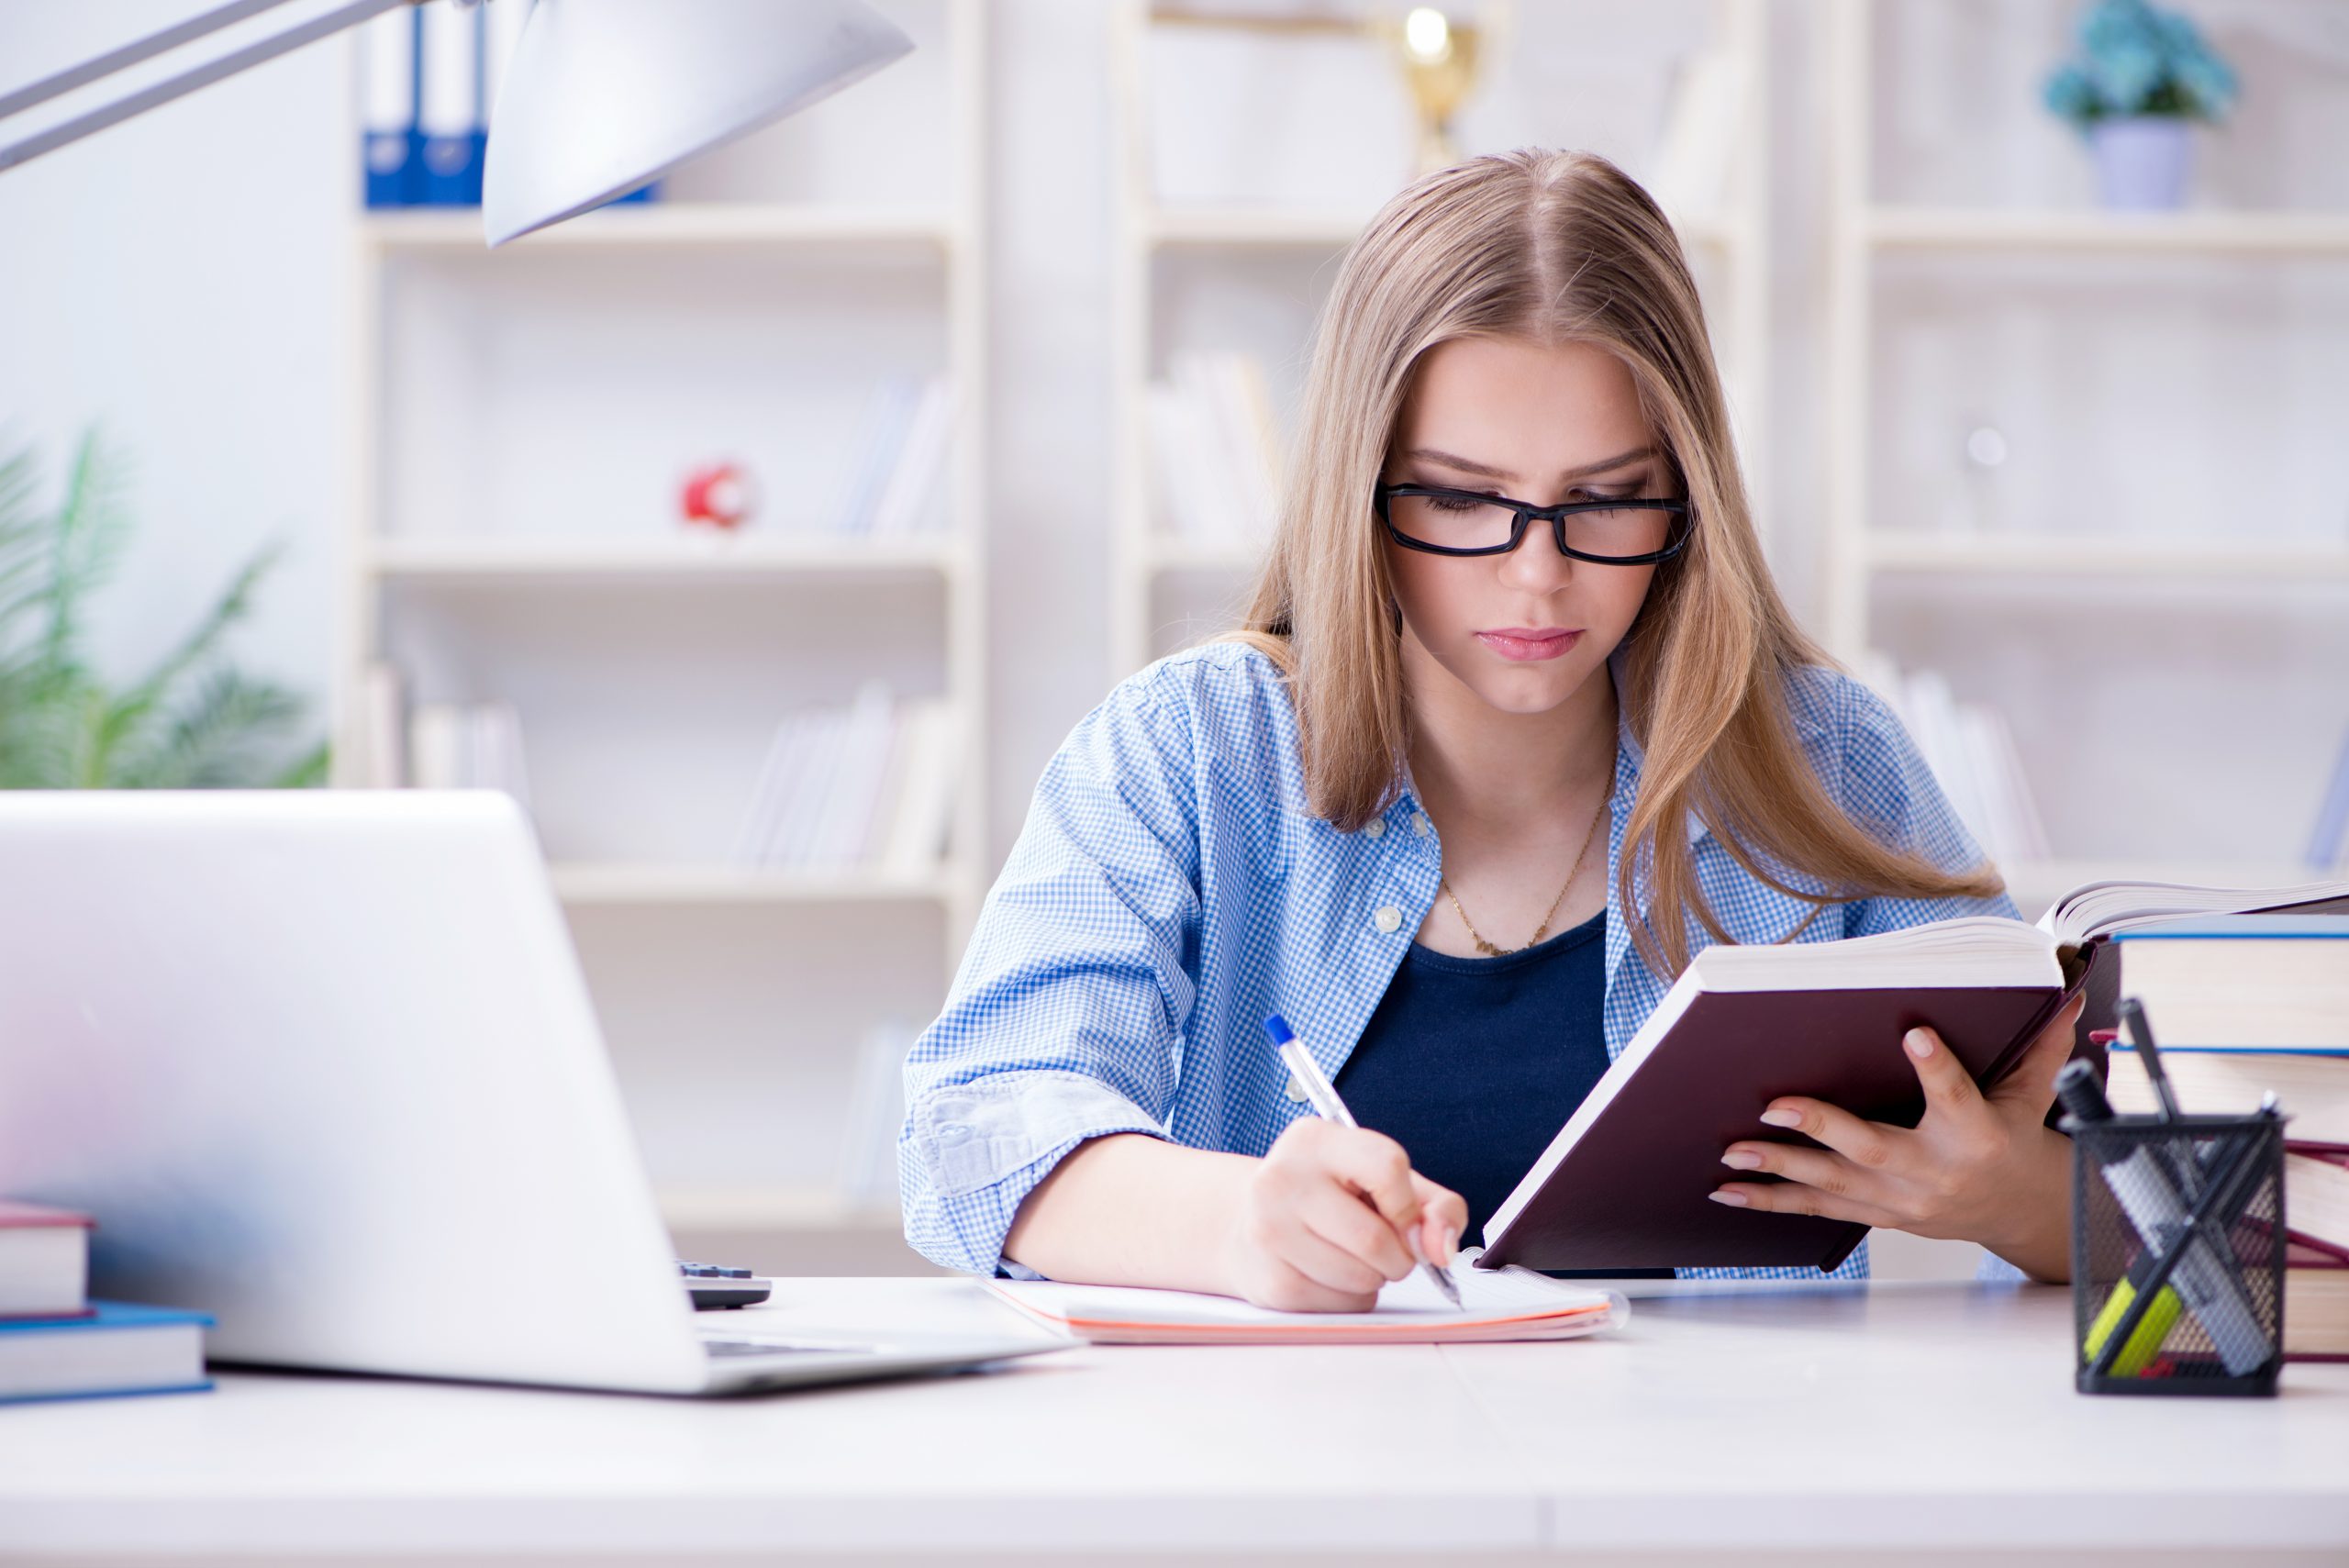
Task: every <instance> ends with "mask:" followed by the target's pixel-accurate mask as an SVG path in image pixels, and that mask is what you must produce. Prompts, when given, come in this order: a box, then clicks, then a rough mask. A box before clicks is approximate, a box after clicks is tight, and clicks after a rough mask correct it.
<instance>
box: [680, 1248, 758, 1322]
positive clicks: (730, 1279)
mask: <svg viewBox="0 0 2349 1568" xmlns="http://www.w3.org/2000/svg"><path fill="white" fill-rule="evenodd" d="M677 1273H678V1275H679V1276H680V1277H681V1278H682V1279H684V1281H685V1294H686V1295H687V1296H692V1297H693V1301H694V1310H695V1311H696V1312H715V1311H718V1310H720V1309H722V1308H725V1307H756V1306H757V1305H758V1304H759V1303H760V1302H762V1301H764V1300H765V1299H766V1298H767V1297H768V1296H772V1295H774V1281H773V1280H771V1279H761V1278H759V1277H758V1276H756V1275H755V1274H753V1273H751V1271H750V1270H748V1269H729V1268H727V1267H726V1266H724V1265H723V1264H720V1263H689V1262H685V1260H684V1259H682V1258H680V1259H679V1260H678V1261H677Z"/></svg>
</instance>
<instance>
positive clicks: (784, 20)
mask: <svg viewBox="0 0 2349 1568" xmlns="http://www.w3.org/2000/svg"><path fill="white" fill-rule="evenodd" d="M502 3H504V4H507V5H520V4H522V3H523V0H502ZM913 47H914V44H913V40H912V39H909V38H907V36H906V35H905V34H904V33H903V32H901V31H899V30H898V29H897V28H896V26H895V25H894V24H892V23H891V22H890V21H889V20H888V19H887V18H885V17H882V16H880V15H879V14H878V13H876V12H875V11H874V10H873V9H872V8H871V7H870V6H864V5H862V4H860V3H859V0H537V4H536V6H534V7H533V8H532V10H531V12H530V17H529V22H528V23H527V24H526V25H525V26H524V27H523V29H522V36H521V38H520V39H518V41H517V43H516V44H515V48H514V57H513V60H512V61H511V63H509V64H508V65H507V68H506V77H505V80H504V81H503V82H502V83H499V85H498V89H497V108H496V115H495V123H494V124H493V126H492V127H491V130H490V137H489V150H488V154H487V163H486V166H485V167H484V170H483V172H482V227H483V229H484V236H485V238H486V239H488V241H489V243H490V244H491V245H492V246H497V245H503V244H504V243H506V241H507V240H509V239H517V238H518V237H519V236H521V235H525V234H528V233H529V232H530V231H531V230H532V229H534V228H545V227H546V226H547V225H549V224H551V223H561V222H562V220H563V219H564V218H567V217H575V216H576V215H578V214H580V213H583V212H585V211H586V210H587V209H588V208H590V207H594V206H601V205H603V204H604V203H605V202H607V201H610V200H611V199H612V198H613V197H615V196H622V195H627V194H628V193H629V192H630V191H632V190H634V189H636V188H637V187H638V186H639V185H642V184H645V183H649V182H651V181H653V180H657V179H659V178H660V177H661V176H662V175H663V174H665V173H667V172H669V171H670V170H672V169H674V168H675V167H676V166H677V165H678V164H680V163H682V162H684V161H685V160H686V159H688V158H693V157H696V156H697V155H699V154H701V153H704V152H707V151H708V150H710V149H712V148H715V147H722V146H724V145H725V144H726V143H728V142H729V141H732V140H734V139H736V138H738V137H743V136H748V135H749V134H750V133H751V132H752V131H754V130H757V129H758V128H760V127H762V126H765V125H770V124H772V123H774V121H776V120H778V119H781V118H782V117H784V116H785V115H787V114H791V113H793V112H794V111H795V110H798V109H802V108H805V107H807V106H808V105H810V104H813V103H815V102H817V101H818V100H819V99H822V98H825V97H828V96H829V95H831V94H833V93H836V92H838V91H840V90H841V88H843V87H846V86H849V85H851V84H852V83H857V82H861V81H863V79H864V78H865V77H867V76H870V75H872V74H873V73H874V72H876V71H878V70H880V69H881V68H882V67H883V66H885V65H886V64H888V63H889V62H890V61H894V60H896V59H898V58H900V57H901V56H903V55H906V54H908V53H910V52H912V50H913Z"/></svg>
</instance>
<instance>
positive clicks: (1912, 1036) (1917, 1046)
mask: <svg viewBox="0 0 2349 1568" xmlns="http://www.w3.org/2000/svg"><path fill="white" fill-rule="evenodd" d="M1900 1043H1901V1044H1903V1045H1905V1046H1907V1047H1908V1048H1909V1055H1911V1056H1913V1057H1915V1058H1916V1059H1917V1060H1918V1061H1920V1062H1922V1061H1923V1060H1925V1058H1927V1057H1928V1056H1931V1055H1932V1053H1933V1037H1932V1035H1930V1034H1927V1033H1926V1032H1925V1031H1924V1030H1923V1029H1910V1030H1909V1032H1908V1033H1907V1034H1905V1035H1902V1036H1901V1037H1900Z"/></svg>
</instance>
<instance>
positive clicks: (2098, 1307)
mask: <svg viewBox="0 0 2349 1568" xmlns="http://www.w3.org/2000/svg"><path fill="white" fill-rule="evenodd" d="M2064 1129H2065V1131H2066V1132H2068V1133H2070V1134H2071V1135H2072V1309H2073V1318H2074V1329H2075V1340H2074V1344H2075V1348H2076V1351H2077V1352H2078V1373H2077V1377H2076V1383H2077V1385H2078V1388H2079V1390H2080V1392H2081V1393H2083V1394H2269V1395H2272V1394H2274V1393H2275V1392H2276V1373H2277V1367H2278V1366H2279V1365H2281V1364H2282V1361H2283V1342H2284V1179H2283V1172H2284V1122H2283V1118H2280V1117H2275V1116H2255V1117H2221V1116H2181V1117H2178V1118H2176V1119H2174V1120H2169V1121H2164V1120H2162V1119H2160V1118H2156V1117H2145V1116H2125V1117H2114V1118H2111V1119H2110V1120H2106V1121H2096V1122H2085V1123H2084V1122H2082V1121H2080V1120H2078V1119H2077V1118H2065V1123H2064Z"/></svg>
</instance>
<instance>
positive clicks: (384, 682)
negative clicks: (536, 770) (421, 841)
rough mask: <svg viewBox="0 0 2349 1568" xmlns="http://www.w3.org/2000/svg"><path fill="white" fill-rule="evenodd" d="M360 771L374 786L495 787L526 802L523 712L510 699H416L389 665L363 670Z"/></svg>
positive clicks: (524, 803)
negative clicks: (363, 730)
mask: <svg viewBox="0 0 2349 1568" xmlns="http://www.w3.org/2000/svg"><path fill="white" fill-rule="evenodd" d="M365 701H366V721H367V740H366V774H365V780H364V782H365V783H366V784H368V785H369V786H370V787H371V788H374V789H500V790H504V791H505V792H506V793H507V794H508V795H512V796H513V797H514V798H515V799H516V800H518V801H519V802H520V803H521V805H522V806H523V808H524V809H525V810H528V809H529V805H530V774H529V766H528V764H527V763H525V762H524V761H523V758H522V716H521V714H520V713H518V711H516V709H515V706H514V705H513V704H512V703H509V702H495V701H493V702H475V703H443V702H430V703H417V704H415V705H413V706H410V704H409V703H408V700H407V691H406V682H405V681H403V680H402V679H401V677H400V673H399V672H398V671H397V670H396V669H395V668H393V667H392V666H391V665H389V664H377V665H374V666H373V667H372V668H371V669H370V670H369V671H368V673H367V687H366V694H365Z"/></svg>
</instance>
